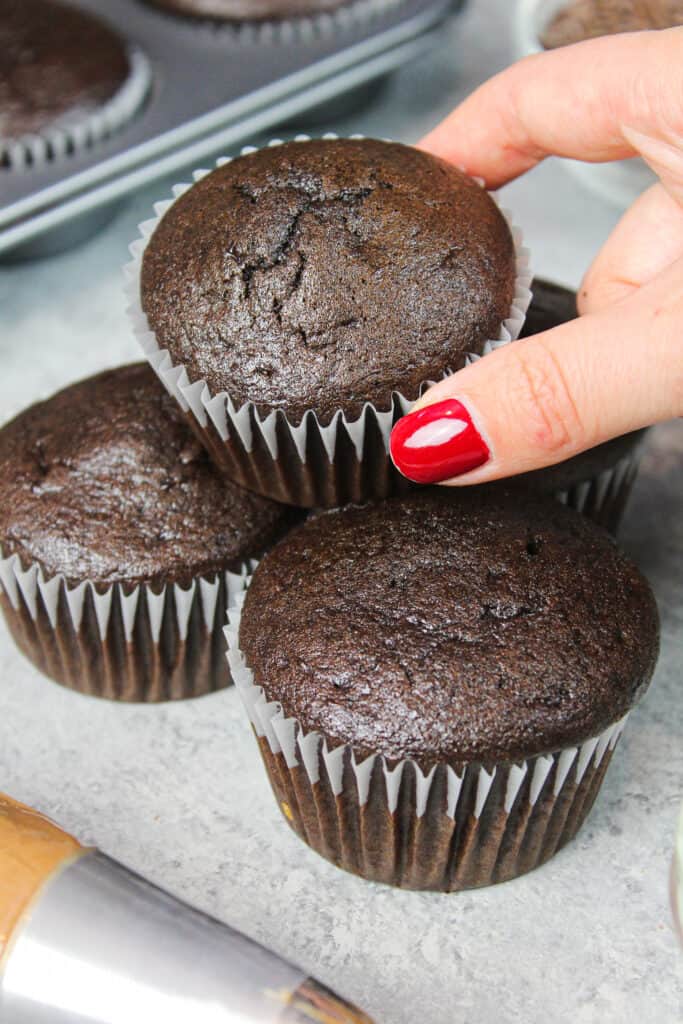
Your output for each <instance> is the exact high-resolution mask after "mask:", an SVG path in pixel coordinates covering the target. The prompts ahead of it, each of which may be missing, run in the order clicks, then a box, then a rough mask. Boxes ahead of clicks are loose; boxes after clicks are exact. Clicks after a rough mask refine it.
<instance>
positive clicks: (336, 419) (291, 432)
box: [129, 137, 529, 507]
mask: <svg viewBox="0 0 683 1024" xmlns="http://www.w3.org/2000/svg"><path fill="white" fill-rule="evenodd" d="M176 194H177V198H176V200H175V201H174V202H173V203H171V204H162V206H161V208H159V207H157V210H158V212H162V216H161V219H160V220H159V221H158V222H153V223H148V224H145V225H142V228H141V230H142V231H143V233H144V234H146V235H148V236H151V237H149V238H148V240H147V241H146V242H145V241H143V242H140V243H139V244H137V243H136V244H135V245H134V247H133V249H132V251H133V253H134V256H135V260H134V262H133V264H132V265H131V266H130V268H129V276H130V281H131V286H130V297H131V312H132V315H133V320H134V324H135V326H136V330H137V332H138V335H139V338H140V341H141V344H142V345H143V348H144V350H145V352H146V354H147V356H148V358H149V359H150V361H151V362H152V365H153V366H154V367H155V368H156V369H157V372H158V373H159V374H160V376H161V378H162V380H164V382H165V383H166V385H167V387H168V388H169V390H170V391H171V393H172V394H174V395H175V397H176V398H177V399H178V401H179V402H180V403H181V405H182V406H183V408H184V409H185V410H186V411H187V412H188V414H189V416H190V418H191V421H192V423H193V426H194V429H195V430H196V431H197V433H198V436H199V437H200V438H201V440H202V443H203V444H204V445H205V446H206V447H207V449H208V450H209V451H210V453H211V455H212V458H213V459H214V461H215V462H216V464H217V465H218V466H220V468H221V469H222V470H223V471H224V472H225V473H226V475H227V476H229V477H230V478H231V479H234V480H235V481H236V482H238V483H239V484H241V485H242V486H245V487H249V488H250V489H252V490H255V491H258V492H259V493H261V494H264V495H267V496H269V497H272V498H275V499H277V500H281V501H286V502H290V503H292V504H298V505H303V506H308V507H315V506H331V505H339V504H342V503H345V502H347V501H359V500H362V499H365V498H370V497H381V496H383V495H385V494H388V493H392V492H394V491H395V490H397V489H403V488H404V487H405V486H406V482H405V480H403V479H402V478H401V477H400V474H398V472H397V471H396V470H395V469H394V468H393V465H392V463H391V460H390V459H389V457H388V454H387V451H388V439H389V434H390V431H391V426H392V424H393V423H394V422H395V420H396V419H397V418H398V417H399V416H400V415H401V414H402V413H403V412H404V411H405V410H406V409H407V408H408V407H409V405H410V403H412V402H413V401H414V400H415V399H416V398H417V396H418V395H419V393H420V391H421V389H422V387H423V385H424V384H425V382H426V381H429V380H434V379H437V378H440V377H442V376H444V374H446V373H448V372H449V371H451V370H456V369H458V368H459V367H461V366H462V365H464V363H465V359H466V357H467V355H468V353H471V352H475V353H482V352H486V351H488V350H489V348H490V347H491V343H493V344H494V345H495V344H501V343H504V342H505V341H508V340H510V338H511V337H512V336H513V335H516V333H517V332H518V331H519V328H520V326H521V324H522V321H523V317H524V310H525V309H526V304H527V302H528V297H529V294H528V289H527V287H526V284H527V283H528V276H525V271H524V270H523V269H522V267H521V264H523V262H524V256H523V254H520V253H519V252H516V250H515V244H514V240H513V235H512V233H511V231H510V228H509V227H508V224H507V222H506V220H505V218H504V216H503V215H502V214H501V212H500V211H499V209H498V207H497V206H496V205H495V203H494V202H493V200H492V199H491V198H490V196H489V195H488V194H487V193H486V192H485V191H484V190H483V189H482V188H480V186H479V185H477V184H476V183H475V182H473V181H472V180H471V179H470V178H468V177H466V176H465V175H464V174H462V173H461V172H460V171H458V170H457V169H456V168H455V167H452V166H451V165H449V164H446V163H444V162H443V161H441V160H438V159H437V158H435V157H432V156H429V155H428V154H426V153H422V152H420V151H418V150H415V149H411V148H410V147H408V146H403V145H399V144H395V143H387V142H378V141H375V140H370V139H345V140H340V139H335V138H327V137H326V138H324V139H319V140H315V141H311V140H306V139H304V140H303V141H296V142H292V143H287V144H284V145H283V144H276V145H272V146H270V147H269V148H267V149H263V150H258V151H252V150H247V151H245V152H244V153H243V155H242V156H240V157H238V158H237V159H235V160H233V161H230V162H227V163H224V164H223V165H222V166H220V167H219V168H218V169H217V170H215V171H213V172H212V173H210V174H209V173H208V172H198V175H197V181H196V184H195V185H193V186H192V187H185V186H183V187H181V188H178V189H177V191H176Z"/></svg>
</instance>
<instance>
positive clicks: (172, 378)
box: [124, 133, 532, 507]
mask: <svg viewBox="0 0 683 1024" xmlns="http://www.w3.org/2000/svg"><path fill="white" fill-rule="evenodd" d="M322 137H323V138H324V139H336V138H338V136H336V135H335V134H333V133H327V134H325V135H323V136H322ZM362 137H363V136H359V135H354V136H351V138H362ZM310 138H311V137H310V136H308V135H297V136H296V137H295V140H294V141H296V142H301V143H306V142H308V141H310ZM281 144H282V140H281V139H273V140H272V141H271V142H270V143H269V145H270V146H278V145H281ZM254 151H255V147H253V146H245V147H244V148H243V149H242V151H241V155H244V154H246V153H252V152H254ZM231 159H232V158H230V157H223V158H221V159H219V160H217V161H216V166H217V167H220V166H222V165H223V164H225V163H229V162H230V160H231ZM209 173H210V172H209V171H208V170H205V169H202V170H198V171H195V172H194V175H193V177H194V180H195V182H196V181H200V180H201V179H202V178H203V177H205V176H206V175H207V174H209ZM191 187H192V186H191V185H190V184H187V183H186V184H180V185H175V186H174V188H173V196H174V198H173V199H168V200H164V201H162V202H158V203H156V204H155V206H154V210H155V214H156V216H155V217H153V218H152V219H150V220H147V221H144V222H143V223H142V224H140V225H139V231H140V234H141V238H139V239H137V240H136V241H135V242H133V243H132V245H131V246H130V251H131V255H132V256H133V259H132V261H131V262H130V263H129V264H127V265H126V267H125V268H124V269H125V275H126V292H127V296H128V309H129V313H130V317H131V321H132V325H133V330H134V332H135V335H136V337H137V339H138V341H139V343H140V346H141V348H142V350H143V352H144V353H145V355H146V357H147V359H148V360H149V362H150V364H151V365H152V367H153V368H154V370H155V371H156V373H157V375H158V376H159V378H160V380H161V381H162V383H163V384H164V386H165V387H166V389H167V390H168V392H169V394H171V395H172V396H173V397H174V398H175V399H176V401H177V402H178V403H179V405H180V406H181V408H182V409H183V410H184V412H185V413H186V414H187V415H188V416H189V417H190V418H191V420H192V421H193V423H194V426H195V431H196V432H197V433H198V435H199V436H200V438H201V440H202V442H203V443H204V445H205V447H206V448H207V449H208V451H209V453H210V454H211V456H212V458H213V460H214V461H215V462H216V464H217V465H218V466H219V467H220V468H221V469H223V471H224V472H225V473H226V475H227V476H229V477H230V478H231V479H234V480H235V481H236V482H237V483H239V484H241V485H242V486H244V487H247V488H249V489H251V490H255V491H257V492H259V493H261V494H264V495H266V496H267V497H270V498H273V499H275V500H278V501H282V502H286V503H289V504H294V505H301V506H305V507H330V506H335V505H342V504H345V503H347V502H350V501H364V500H367V499H369V498H381V497H386V496H388V495H389V494H393V493H400V492H401V491H404V490H405V489H406V488H407V486H408V484H407V481H406V480H405V478H403V477H402V476H401V474H399V473H398V471H397V470H395V469H394V466H393V463H392V462H391V459H390V457H389V437H390V434H391V428H392V426H393V425H394V423H395V422H396V420H397V419H398V418H400V416H402V415H404V414H405V413H406V412H407V411H408V410H409V408H410V406H411V405H412V403H413V402H414V401H415V399H416V398H417V397H418V394H419V393H420V391H421V390H422V388H424V387H426V386H427V385H428V384H430V383H432V382H431V381H425V382H424V383H423V384H422V386H421V388H420V389H418V393H417V394H414V395H403V394H402V393H401V392H399V391H394V392H393V393H392V395H391V398H390V404H389V408H388V409H387V410H384V411H382V410H380V409H377V408H376V407H375V406H374V405H373V404H372V403H370V402H367V403H366V404H365V405H364V407H363V410H362V412H361V413H360V415H359V416H356V417H348V416H347V415H346V414H345V413H344V411H343V410H342V409H339V410H338V411H337V412H336V413H335V414H334V416H333V417H332V419H331V421H330V422H329V423H328V424H322V423H321V422H320V420H319V419H318V416H317V415H316V413H315V412H314V411H313V410H308V411H307V412H306V413H305V415H304V416H303V417H302V419H301V422H300V423H298V424H295V423H291V422H290V421H289V419H288V418H287V417H286V415H285V414H284V412H282V410H277V411H273V412H271V413H269V414H268V415H266V416H261V415H260V414H259V412H258V410H257V408H256V406H255V405H254V403H253V402H245V403H244V404H243V405H241V406H236V405H235V403H234V402H233V400H232V398H231V397H230V395H229V394H227V392H225V391H223V392H220V393H219V394H215V395H214V394H212V392H211V390H210V389H209V387H208V385H207V383H206V381H204V380H196V381H193V380H191V378H190V376H189V374H188V372H187V369H186V367H185V366H183V365H181V364H177V363H174V362H173V360H172V358H171V356H170V354H169V352H168V350H167V349H162V348H160V347H159V344H158V343H157V340H156V337H155V335H154V332H153V331H151V330H150V328H149V324H148V321H147V317H146V315H145V313H144V311H143V309H142V304H141V301H140V273H141V268H142V260H143V257H144V252H145V249H146V247H147V244H148V242H149V240H150V238H151V237H152V235H153V234H154V231H155V229H156V227H157V225H158V223H159V221H160V220H161V218H162V217H163V216H164V214H165V213H166V212H167V211H168V210H169V208H170V207H171V206H172V205H173V203H174V201H175V199H178V198H179V197H180V196H182V195H183V194H184V193H185V192H187V190H188V189H189V188H191ZM501 212H502V213H503V214H504V216H505V218H506V220H507V221H508V224H509V225H510V230H511V233H512V237H513V239H514V244H515V252H516V268H517V275H516V280H515V287H514V298H513V302H512V306H511V309H510V315H509V316H508V317H507V318H506V319H505V320H504V322H503V323H502V324H501V327H500V331H499V333H498V335H497V337H496V338H493V339H491V340H489V341H487V342H486V343H485V345H484V346H483V354H487V353H489V352H491V351H493V350H494V349H496V348H500V347H501V346H503V345H506V344H508V343H509V342H510V341H512V340H514V339H515V338H517V337H518V336H519V332H520V331H521V329H522V326H523V324H524V318H525V316H526V311H527V308H528V305H529V302H530V301H531V291H530V284H531V277H532V275H531V271H530V266H529V253H528V251H527V249H525V248H524V246H523V245H522V237H521V232H520V231H519V229H518V228H516V227H514V225H513V224H512V222H511V219H510V215H509V213H508V212H507V211H505V210H502V211H501ZM468 358H469V357H468Z"/></svg>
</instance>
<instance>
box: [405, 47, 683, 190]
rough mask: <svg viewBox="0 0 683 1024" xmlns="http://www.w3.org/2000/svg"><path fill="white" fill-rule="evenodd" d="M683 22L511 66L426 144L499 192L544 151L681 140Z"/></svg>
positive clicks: (576, 152)
mask: <svg viewBox="0 0 683 1024" xmlns="http://www.w3.org/2000/svg"><path fill="white" fill-rule="evenodd" d="M682 94H683V28H674V29H668V30H666V31H661V32H634V33H629V34H625V35H616V36H606V37H604V38H601V39H591V40H588V41H587V42H584V43H578V44H577V45H575V46H568V47H564V48H562V49H558V50H549V51H547V52H546V53H541V54H537V55H535V56H533V57H527V58H526V59H525V60H522V61H519V62H518V63H517V64H513V65H512V66H511V67H510V68H508V69H507V70H506V71H503V72H501V73H500V74H499V75H496V76H495V77H494V78H491V79H490V80H489V81H488V82H485V83H484V85H482V86H481V87H480V88H479V89H477V90H476V92H474V93H472V95H471V96H470V97H469V98H468V99H466V100H465V102H464V103H462V104H461V105H460V106H459V107H457V108H456V109H455V110H454V111H453V113H452V114H450V115H449V117H447V118H446V119H445V120H444V121H442V122H441V124H440V125H438V126H437V127H436V128H435V129H434V130H433V131H432V132H430V133H429V135H427V136H426V137H425V138H424V139H423V140H422V142H421V143H420V148H421V149H426V150H428V151H429V152H431V153H435V154H436V155H437V156H441V157H443V158H444V159H446V160H448V161H450V162H451V163H455V164H457V165H458V166H460V167H462V168H463V169H464V170H466V171H467V172H468V173H469V174H472V175H474V176H476V177H481V178H483V179H484V181H485V182H486V185H487V187H488V188H498V187H500V186H501V185H504V184H505V183H506V182H508V181H512V179H513V178H517V177H518V176H519V175H520V174H523V173H524V172H525V171H527V170H529V169H530V168H531V167H533V166H534V165H535V164H537V163H539V162H540V161H541V160H543V159H544V158H545V157H546V156H551V155H552V156H563V157H571V158H572V159H575V160H586V161H589V162H596V163H597V162H602V161H607V160H619V159H622V158H624V157H631V156H635V155H636V153H637V150H636V148H635V146H634V143H633V139H634V137H636V138H637V137H638V136H646V137H650V138H651V137H652V136H653V134H655V135H656V136H657V137H658V138H659V139H661V141H662V142H663V143H668V144H669V145H676V144H677V143H678V144H680V143H681V140H683V104H681V102H680V97H681V95H682Z"/></svg>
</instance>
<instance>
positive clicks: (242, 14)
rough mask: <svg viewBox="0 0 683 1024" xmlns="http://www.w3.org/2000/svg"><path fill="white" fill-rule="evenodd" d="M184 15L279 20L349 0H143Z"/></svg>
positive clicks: (315, 12)
mask: <svg viewBox="0 0 683 1024" xmlns="http://www.w3.org/2000/svg"><path fill="white" fill-rule="evenodd" d="M146 2H147V3H148V4H151V5H152V6H153V7H161V8H162V9H163V10H165V11H171V12H172V13H173V14H182V15H184V16H185V17H187V18H208V19H210V20H213V21H265V20H273V21H279V20H282V19H283V18H296V17H300V16H301V15H304V14H317V13H319V12H324V11H334V10H336V9H337V8H338V7H341V6H342V5H343V4H344V3H348V2H349V0H146Z"/></svg>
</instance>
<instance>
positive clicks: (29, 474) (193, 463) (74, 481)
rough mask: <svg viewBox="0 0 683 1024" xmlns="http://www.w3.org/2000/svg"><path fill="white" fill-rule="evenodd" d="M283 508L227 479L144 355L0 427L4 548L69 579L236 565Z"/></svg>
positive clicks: (186, 575)
mask: <svg viewBox="0 0 683 1024" xmlns="http://www.w3.org/2000/svg"><path fill="white" fill-rule="evenodd" d="M291 514H292V513H291V510H286V509H285V508H283V506H281V505H278V504H276V503H275V502H272V501H268V500H266V499H265V498H261V497H259V496H257V495H255V494H251V493H249V492H248V491H244V490H242V489H241V488H239V487H237V486H235V485H234V484H231V483H229V482H228V481H226V480H224V479H223V478H222V477H221V476H219V474H218V473H217V472H216V470H215V469H214V468H213V466H212V464H211V463H210V462H209V460H208V458H207V456H206V454H205V452H204V450H203V449H202V448H201V446H200V445H199V443H198V442H197V441H196V440H195V438H194V435H193V434H192V433H191V431H190V429H189V427H188V426H187V423H186V421H185V419H184V417H183V414H182V413H181V411H180V409H179V408H178V406H177V404H176V403H175V402H174V401H173V400H172V399H171V398H170V397H169V396H168V395H167V394H166V392H165V391H164V389H163V387H162V385H161V384H160V383H159V381H158V380H157V378H156V377H155V375H154V373H153V371H152V370H151V369H150V368H149V366H148V365H147V364H145V363H136V364H134V365H132V366H125V367H121V368H119V369H116V370H109V371H107V372H105V373H100V374H98V375H97V376H95V377H90V378H89V379H87V380H84V381H81V382H80V383H78V384H73V385H72V386H71V387H68V388H65V389H64V390H63V391H60V392H59V393H58V394H56V395H54V396H53V397H52V398H50V399H48V400H47V401H46V402H41V403H40V404H39V405H34V406H32V407H31V408H30V409H27V410H26V411H25V412H23V413H21V414H20V415H19V416H17V417H16V419H14V420H12V421H11V422H10V423H8V424H7V425H6V426H5V427H3V429H2V430H0V548H1V549H2V554H3V556H4V557H7V556H9V555H11V554H15V553H16V554H17V555H19V557H20V559H21V561H22V564H23V565H24V567H27V566H28V565H29V564H30V563H32V562H37V563H39V564H40V565H41V566H42V568H43V570H44V572H45V573H46V575H47V576H52V575H54V574H56V573H62V574H64V576H65V577H66V578H67V580H68V581H69V583H72V584H76V583H78V582H80V581H81V580H84V579H88V580H91V581H93V582H96V583H103V584H108V583H114V582H116V581H121V582H125V583H131V584H133V583H138V582H141V581H149V582H152V583H160V584H163V583H166V582H171V581H173V582H179V583H182V584H183V585H189V583H190V581H191V580H192V579H193V578H194V577H196V576H199V575H204V574H210V573H213V572H217V571H224V570H228V569H237V568H239V566H240V564H241V563H242V561H243V560H244V559H245V558H248V557H251V556H256V555H260V554H261V552H262V551H263V550H264V548H265V547H267V546H268V544H270V543H271V542H272V541H273V540H274V539H275V538H276V537H278V536H280V535H281V534H282V533H283V532H284V528H285V525H286V524H287V522H288V521H289V519H290V517H291Z"/></svg>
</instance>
